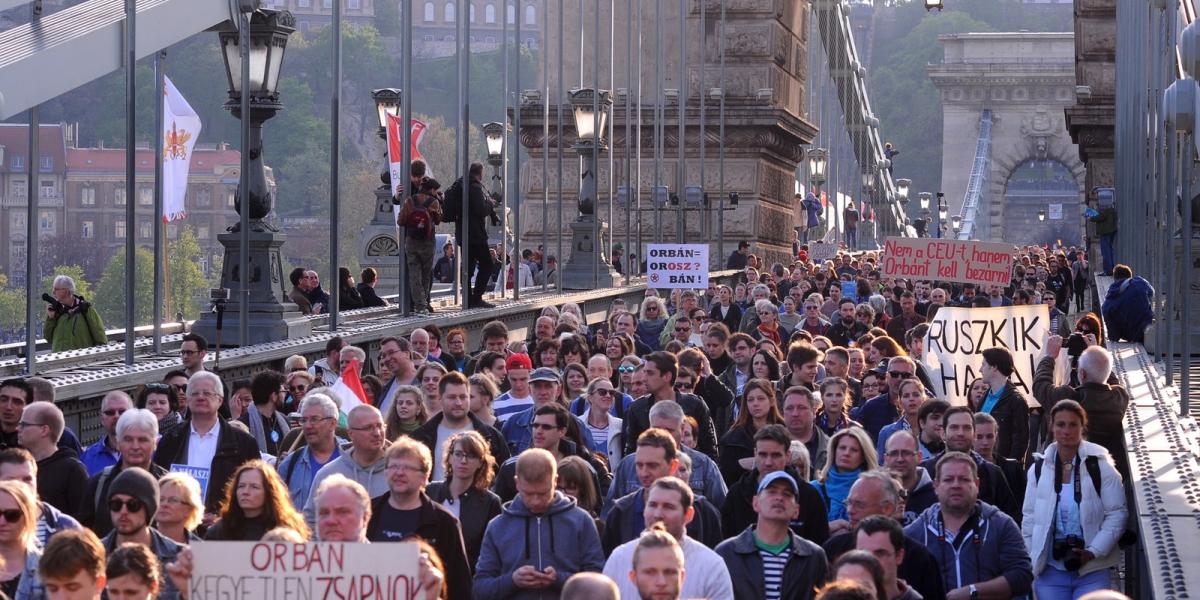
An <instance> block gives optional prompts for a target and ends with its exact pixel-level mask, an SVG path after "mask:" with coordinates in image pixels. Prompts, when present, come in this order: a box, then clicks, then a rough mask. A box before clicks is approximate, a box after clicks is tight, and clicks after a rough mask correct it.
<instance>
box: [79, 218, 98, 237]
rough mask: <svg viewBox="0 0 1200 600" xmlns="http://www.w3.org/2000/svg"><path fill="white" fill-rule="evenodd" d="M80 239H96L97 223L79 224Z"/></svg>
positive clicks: (86, 222) (85, 222)
mask: <svg viewBox="0 0 1200 600" xmlns="http://www.w3.org/2000/svg"><path fill="white" fill-rule="evenodd" d="M79 237H82V238H83V239H85V240H90V239H92V238H94V237H96V223H95V222H93V221H84V222H82V223H80V224H79Z"/></svg>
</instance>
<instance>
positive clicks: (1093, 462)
mask: <svg viewBox="0 0 1200 600" xmlns="http://www.w3.org/2000/svg"><path fill="white" fill-rule="evenodd" d="M1044 462H1046V458H1045V457H1041V458H1039V459H1037V462H1035V463H1033V478H1034V480H1036V481H1041V480H1042V463H1044ZM1083 466H1084V468H1085V469H1087V472H1088V477H1089V478H1091V480H1092V487H1093V488H1095V490H1096V495H1097V496H1099V495H1100V458H1099V457H1096V456H1089V457H1087V458H1086V459H1085V460H1084V461H1083Z"/></svg>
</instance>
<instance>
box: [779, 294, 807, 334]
mask: <svg viewBox="0 0 1200 600" xmlns="http://www.w3.org/2000/svg"><path fill="white" fill-rule="evenodd" d="M801 318H802V317H801V316H800V313H798V312H796V301H795V300H794V299H792V297H791V296H784V297H783V312H781V313H779V326H780V327H781V328H783V332H784V333H785V334H786V333H789V332H791V331H792V330H793V329H795V328H796V326H797V325H799V324H800V319H801Z"/></svg>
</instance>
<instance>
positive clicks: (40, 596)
mask: <svg viewBox="0 0 1200 600" xmlns="http://www.w3.org/2000/svg"><path fill="white" fill-rule="evenodd" d="M41 559H42V550H41V548H37V547H34V546H31V547H30V548H29V549H28V550H26V551H25V568H24V569H22V570H21V581H20V582H18V583H17V595H16V596H14V598H16V599H17V600H46V598H47V596H46V586H45V585H44V584H43V583H42V578H41V576H39V575H38V570H37V569H38V561H40V560H41Z"/></svg>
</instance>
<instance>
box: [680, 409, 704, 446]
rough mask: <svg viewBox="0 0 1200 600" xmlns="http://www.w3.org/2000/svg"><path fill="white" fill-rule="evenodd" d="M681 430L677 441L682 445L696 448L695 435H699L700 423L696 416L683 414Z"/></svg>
mask: <svg viewBox="0 0 1200 600" xmlns="http://www.w3.org/2000/svg"><path fill="white" fill-rule="evenodd" d="M681 427H682V432H681V433H680V434H679V441H680V443H682V444H683V445H684V446H687V447H688V448H691V449H692V450H695V449H696V444H697V441H696V440H697V439H698V438H697V436H698V435H700V423H699V422H697V421H696V417H693V416H691V415H684V416H683V425H682V426H681Z"/></svg>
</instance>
